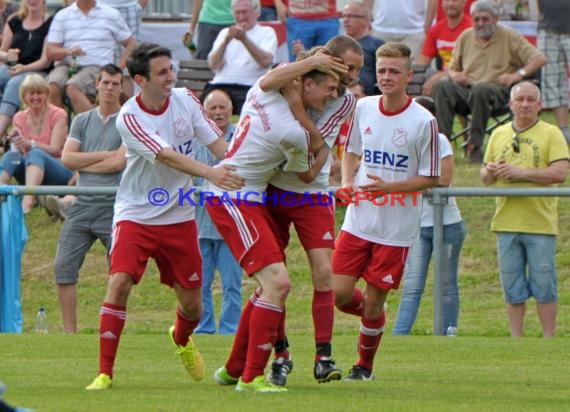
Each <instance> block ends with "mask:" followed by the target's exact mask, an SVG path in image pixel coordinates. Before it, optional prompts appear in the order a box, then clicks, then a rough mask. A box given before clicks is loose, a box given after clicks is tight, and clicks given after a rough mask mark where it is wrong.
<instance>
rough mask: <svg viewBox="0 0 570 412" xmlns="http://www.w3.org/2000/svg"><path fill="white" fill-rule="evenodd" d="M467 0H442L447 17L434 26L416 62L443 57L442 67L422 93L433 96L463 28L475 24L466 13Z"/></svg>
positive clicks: (421, 62) (426, 61)
mask: <svg viewBox="0 0 570 412" xmlns="http://www.w3.org/2000/svg"><path fill="white" fill-rule="evenodd" d="M465 2H466V0H442V2H441V6H442V7H441V8H442V9H443V12H444V13H445V19H444V20H441V21H439V22H438V23H436V24H435V25H434V26H432V27H431V28H430V29H429V31H428V33H427V37H426V41H425V42H424V48H423V50H422V54H421V55H420V56H419V57H418V59H417V61H416V63H418V64H425V65H428V64H430V63H431V61H432V60H433V59H434V58H437V57H439V58H440V59H441V68H439V67H438V69H439V71H438V72H436V73H435V74H434V75H433V76H431V77H430V78H429V79H428V80H427V81H426V82H425V83H424V86H423V90H422V94H423V95H425V96H431V89H432V87H433V85H434V84H435V83H436V82H437V81H438V80H439V79H440V78H441V77H443V76H445V74H446V71H447V67H448V65H449V62H450V61H451V53H452V52H453V48H454V47H455V42H456V40H457V38H458V37H459V35H460V34H461V33H462V32H463V30H465V29H467V28H469V27H471V26H473V22H472V21H471V17H470V16H469V15H468V14H467V13H465V11H464V10H465Z"/></svg>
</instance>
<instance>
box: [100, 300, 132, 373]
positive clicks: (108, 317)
mask: <svg viewBox="0 0 570 412" xmlns="http://www.w3.org/2000/svg"><path fill="white" fill-rule="evenodd" d="M126 319H127V308H126V307H125V306H118V305H113V304H111V303H106V302H103V305H102V306H101V311H100V317H99V373H104V374H106V375H109V376H110V377H111V378H112V377H113V365H114V363H115V357H116V356H117V348H118V347H119V340H120V339H121V333H122V331H123V327H124V326H125V321H126Z"/></svg>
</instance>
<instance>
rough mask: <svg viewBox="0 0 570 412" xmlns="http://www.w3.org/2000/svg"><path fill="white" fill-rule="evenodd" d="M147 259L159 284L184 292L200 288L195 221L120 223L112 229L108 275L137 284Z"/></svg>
mask: <svg viewBox="0 0 570 412" xmlns="http://www.w3.org/2000/svg"><path fill="white" fill-rule="evenodd" d="M149 258H153V259H154V261H155V262H156V266H157V267H158V270H159V272H160V282H161V283H163V284H165V285H168V286H170V287H172V285H173V284H174V282H177V283H178V284H180V286H182V288H184V289H194V288H199V287H201V286H202V255H201V254H200V247H199V245H198V232H197V229H196V222H195V221H194V220H189V221H187V222H182V223H175V224H171V225H144V224H141V223H136V222H132V221H129V220H123V221H121V222H119V223H117V225H116V226H115V228H114V229H113V245H112V247H111V264H110V273H111V274H113V273H118V272H125V273H128V274H129V275H131V277H132V278H133V280H134V282H135V284H136V283H139V281H140V280H141V278H142V275H143V273H144V271H145V269H146V264H147V262H148V259H149Z"/></svg>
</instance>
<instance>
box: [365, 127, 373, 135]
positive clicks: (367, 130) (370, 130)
mask: <svg viewBox="0 0 570 412" xmlns="http://www.w3.org/2000/svg"><path fill="white" fill-rule="evenodd" d="M364 134H372V129H371V128H370V126H368V127H367V128H366V129H364Z"/></svg>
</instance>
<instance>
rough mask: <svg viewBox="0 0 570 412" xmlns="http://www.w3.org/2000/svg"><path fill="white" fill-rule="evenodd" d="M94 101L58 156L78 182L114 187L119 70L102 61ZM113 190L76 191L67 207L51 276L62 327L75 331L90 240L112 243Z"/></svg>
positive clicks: (120, 156) (119, 150)
mask: <svg viewBox="0 0 570 412" xmlns="http://www.w3.org/2000/svg"><path fill="white" fill-rule="evenodd" d="M96 86H97V93H98V96H99V106H97V107H95V108H94V109H92V110H89V111H87V112H84V113H80V114H78V115H77V116H76V117H75V118H74V119H73V122H72V123H71V130H70V132H69V136H68V138H67V141H66V143H65V146H64V148H63V153H62V156H61V159H62V162H63V164H64V165H65V166H66V167H68V168H70V169H73V170H75V171H77V172H78V173H79V179H78V181H77V185H78V186H112V187H115V186H118V184H119V181H120V178H121V172H122V170H123V169H124V168H125V166H126V160H125V148H124V146H123V145H122V140H121V135H120V134H119V132H118V131H117V128H116V126H115V119H116V117H117V114H118V113H119V110H120V108H121V104H120V102H119V96H120V95H121V92H122V91H123V74H122V70H121V69H120V68H119V67H118V66H116V65H114V64H107V65H105V66H103V67H102V68H101V72H100V74H99V77H98V79H97V83H96ZM114 203H115V196H114V195H79V196H78V197H77V199H75V201H74V202H73V204H72V205H71V206H70V207H69V210H68V212H67V217H66V219H65V223H64V225H63V228H62V231H61V235H60V238H59V242H58V245H57V253H56V257H55V264H54V269H55V281H56V284H57V290H58V297H59V304H60V307H61V314H62V319H63V331H64V332H65V333H75V332H76V331H77V320H76V301H77V289H76V284H77V279H78V277H79V269H80V268H81V265H82V264H83V260H84V259H85V255H86V254H87V252H88V251H89V249H90V248H91V245H92V244H93V243H94V242H95V241H96V240H97V239H99V240H100V241H101V243H103V244H104V245H105V247H106V248H107V251H109V250H110V248H111V228H112V223H113V206H114Z"/></svg>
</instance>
